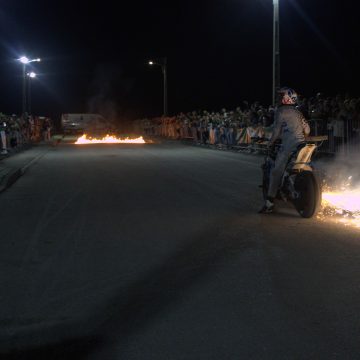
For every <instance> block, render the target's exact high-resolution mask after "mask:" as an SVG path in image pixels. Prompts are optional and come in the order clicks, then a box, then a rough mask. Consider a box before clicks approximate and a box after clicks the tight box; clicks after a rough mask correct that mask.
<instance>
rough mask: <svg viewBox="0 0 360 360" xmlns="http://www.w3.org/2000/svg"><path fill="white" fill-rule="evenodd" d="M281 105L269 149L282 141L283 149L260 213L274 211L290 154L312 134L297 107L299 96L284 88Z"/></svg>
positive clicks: (276, 116) (272, 171)
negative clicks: (278, 141) (275, 200)
mask: <svg viewBox="0 0 360 360" xmlns="http://www.w3.org/2000/svg"><path fill="white" fill-rule="evenodd" d="M278 93H279V95H280V98H279V100H280V101H281V104H280V105H279V106H278V108H277V109H276V112H275V121H274V130H273V134H272V136H271V139H270V141H269V144H268V148H271V147H273V146H274V143H275V141H276V140H278V139H281V147H280V149H279V152H278V154H277V156H276V159H275V166H274V168H273V169H272V170H271V174H270V184H269V190H268V194H267V198H266V201H265V204H264V206H263V207H262V208H261V210H260V211H259V212H260V213H271V212H273V211H274V198H275V197H276V194H277V191H278V188H279V186H280V182H281V178H282V176H283V173H284V171H285V168H286V165H287V162H288V160H289V156H290V154H291V153H292V152H293V151H295V150H296V149H297V146H298V145H299V144H300V143H303V142H304V141H305V136H307V135H309V134H310V127H309V124H308V123H307V121H306V120H305V118H304V116H303V114H302V113H301V112H300V111H299V110H298V109H297V108H296V107H295V106H296V102H297V94H296V92H295V91H294V90H293V89H290V88H288V87H283V88H281V89H280V90H279V92H278Z"/></svg>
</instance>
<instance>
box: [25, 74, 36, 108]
mask: <svg viewBox="0 0 360 360" xmlns="http://www.w3.org/2000/svg"><path fill="white" fill-rule="evenodd" d="M26 75H27V76H28V78H29V83H28V90H29V93H28V104H27V105H28V114H29V115H31V81H32V79H34V78H36V74H35V73H34V72H33V71H32V72H29V73H27V74H26Z"/></svg>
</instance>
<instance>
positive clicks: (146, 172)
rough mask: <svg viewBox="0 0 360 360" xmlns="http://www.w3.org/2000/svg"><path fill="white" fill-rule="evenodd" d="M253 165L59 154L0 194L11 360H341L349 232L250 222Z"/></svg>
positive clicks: (351, 282) (234, 158)
mask: <svg viewBox="0 0 360 360" xmlns="http://www.w3.org/2000/svg"><path fill="white" fill-rule="evenodd" d="M261 161H262V158H261V157H257V156H253V155H245V154H237V153H231V152H222V151H214V150H209V149H203V148H199V147H192V146H186V145H181V144H175V143H163V144H145V145H105V146H104V145H90V146H89V145H83V146H75V145H69V144H60V145H59V146H57V147H54V148H51V149H50V150H49V151H48V152H47V153H46V154H45V155H44V156H43V157H42V158H41V159H40V160H39V161H38V162H37V163H36V164H34V165H32V166H31V168H29V169H28V171H27V172H26V174H25V175H24V176H22V177H21V178H20V179H19V180H18V181H17V182H16V183H15V184H14V185H13V186H12V187H11V188H9V189H8V190H6V191H5V192H3V193H1V194H0V209H1V210H0V237H1V241H0V260H1V275H0V280H1V289H2V291H1V297H0V324H1V327H0V351H1V354H3V357H5V356H6V357H7V358H9V359H10V358H11V359H30V358H34V359H69V358H76V359H101V360H103V359H144V360H145V359H146V360H149V359H156V360H162V359H164V360H165V359H166V360H169V359H176V360H177V359H216V360H218V359H234V360H235V359H355V358H358V356H359V353H360V338H359V335H360V321H359V320H360V318H359V314H360V283H359V275H360V232H359V231H358V230H357V231H356V230H354V229H352V228H346V227H342V226H340V225H336V224H333V223H329V222H322V221H319V220H317V219H311V220H308V219H302V218H300V217H299V216H298V214H297V213H296V212H295V211H294V210H293V209H292V208H291V207H281V208H279V209H278V211H277V213H276V214H272V215H259V214H257V210H258V209H259V207H260V206H261V204H262V199H261V193H260V189H259V188H258V184H259V183H260V176H261V173H260V163H261Z"/></svg>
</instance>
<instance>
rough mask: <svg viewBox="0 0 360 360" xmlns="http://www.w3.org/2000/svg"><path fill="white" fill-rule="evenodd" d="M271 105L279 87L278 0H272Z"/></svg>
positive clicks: (274, 100) (274, 103)
mask: <svg viewBox="0 0 360 360" xmlns="http://www.w3.org/2000/svg"><path fill="white" fill-rule="evenodd" d="M273 5H274V28H273V37H274V38H273V99H272V100H273V105H274V106H275V105H276V93H277V90H278V89H279V88H280V46H279V0H273Z"/></svg>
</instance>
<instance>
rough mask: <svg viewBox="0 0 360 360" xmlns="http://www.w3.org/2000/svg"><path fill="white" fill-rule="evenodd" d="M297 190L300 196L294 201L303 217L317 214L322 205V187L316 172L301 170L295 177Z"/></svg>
mask: <svg viewBox="0 0 360 360" xmlns="http://www.w3.org/2000/svg"><path fill="white" fill-rule="evenodd" d="M295 190H296V192H297V193H298V195H299V196H298V197H297V198H296V199H294V200H293V203H294V206H295V208H296V210H297V211H298V213H299V214H300V215H301V216H302V217H303V218H311V217H313V216H315V215H316V214H317V212H318V211H319V209H320V205H321V188H320V186H319V183H318V181H317V179H316V177H315V176H314V173H313V172H311V171H302V172H300V173H299V174H298V175H297V176H296V179H295Z"/></svg>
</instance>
